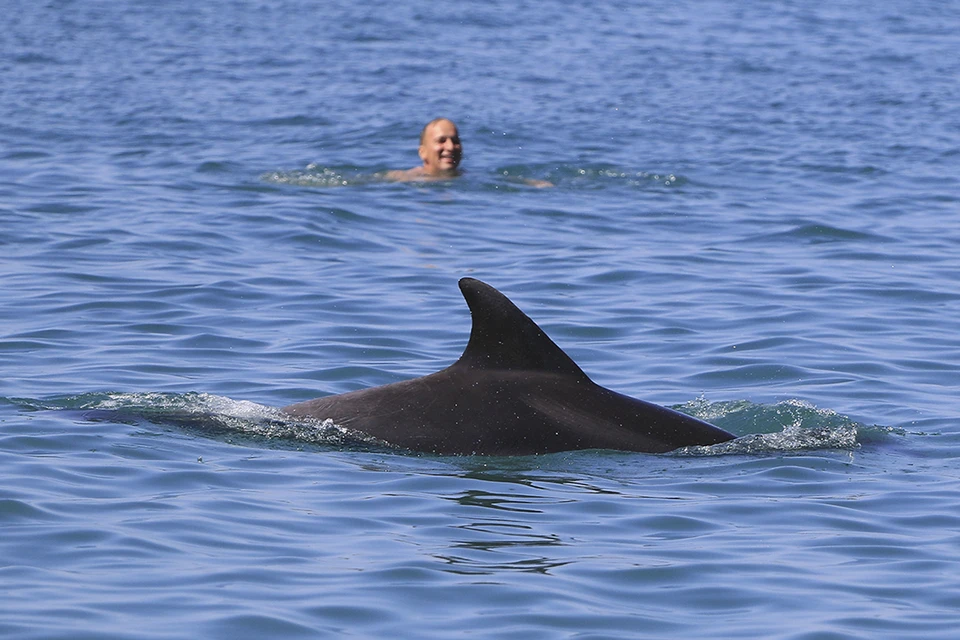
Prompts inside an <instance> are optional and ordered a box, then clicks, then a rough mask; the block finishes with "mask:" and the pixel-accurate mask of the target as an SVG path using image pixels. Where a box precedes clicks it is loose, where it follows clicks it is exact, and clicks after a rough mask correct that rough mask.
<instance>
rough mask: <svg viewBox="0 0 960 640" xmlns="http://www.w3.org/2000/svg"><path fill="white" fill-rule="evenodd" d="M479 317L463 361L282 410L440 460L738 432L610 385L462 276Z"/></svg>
mask: <svg viewBox="0 0 960 640" xmlns="http://www.w3.org/2000/svg"><path fill="white" fill-rule="evenodd" d="M460 290H461V291H462V292H463V297H464V298H466V300H467V304H468V305H469V307H470V313H471V315H472V316H473V328H472V329H471V331H470V341H469V342H468V343H467V348H466V349H465V350H464V352H463V355H462V356H460V359H459V360H457V361H456V362H454V363H453V364H452V365H450V366H449V367H447V368H446V369H443V370H442V371H438V372H437V373H433V374H430V375H428V376H423V377H422V378H415V379H413V380H405V381H403V382H395V383H393V384H388V385H384V386H382V387H373V388H371V389H363V390H360V391H352V392H350V393H344V394H342V395H335V396H327V397H324V398H317V399H316V400H308V401H306V402H301V403H298V404H293V405H290V406H288V407H284V408H283V411H284V412H286V413H288V414H290V415H292V416H296V417H310V418H317V419H320V420H324V419H327V418H330V419H332V420H333V422H334V423H335V424H337V425H339V426H341V427H344V428H347V429H352V430H356V431H359V432H362V433H364V434H367V435H370V436H374V437H375V438H378V439H380V440H383V441H385V442H387V443H389V444H391V445H394V446H397V447H401V448H404V449H410V450H413V451H423V452H430V453H440V454H467V455H470V454H489V455H529V454H539V453H551V452H556V451H568V450H573V449H620V450H626V451H644V452H648V453H662V452H665V451H671V450H673V449H677V448H679V447H684V446H688V445H710V444H716V443H719V442H725V441H727V440H731V439H733V437H734V436H733V435H731V434H729V433H727V432H726V431H724V430H722V429H718V428H717V427H714V426H713V425H711V424H707V423H706V422H702V421H700V420H697V419H696V418H693V417H690V416H687V415H684V414H682V413H678V412H676V411H673V410H671V409H667V408H665V407H661V406H658V405H655V404H650V403H648V402H643V401H642V400H635V399H634V398H630V397H628V396H625V395H621V394H619V393H616V392H614V391H610V390H609V389H605V388H603V387H601V386H599V385H597V384H596V383H594V382H593V381H592V380H590V378H588V377H587V374H585V373H584V372H583V371H582V370H581V369H580V367H578V366H577V364H576V363H575V362H574V361H573V360H571V359H570V357H569V356H568V355H567V354H566V353H564V352H563V351H562V350H561V349H560V347H558V346H557V345H556V344H554V342H553V341H552V340H551V339H550V338H548V337H547V334H545V333H544V332H543V330H542V329H540V327H538V326H537V324H536V323H535V322H534V321H533V320H531V319H530V318H528V317H527V316H526V315H525V314H524V313H523V312H522V311H520V309H518V308H517V307H516V306H515V305H514V304H513V303H512V302H510V300H508V299H507V297H506V296H504V295H503V294H502V293H500V292H499V291H497V290H496V289H494V288H493V287H491V286H490V285H488V284H485V283H483V282H480V281H479V280H475V279H473V278H463V279H462V280H460Z"/></svg>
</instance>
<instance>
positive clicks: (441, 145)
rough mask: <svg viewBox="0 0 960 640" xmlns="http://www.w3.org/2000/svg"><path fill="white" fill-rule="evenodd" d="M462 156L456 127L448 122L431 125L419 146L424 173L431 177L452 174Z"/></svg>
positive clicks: (461, 147)
mask: <svg viewBox="0 0 960 640" xmlns="http://www.w3.org/2000/svg"><path fill="white" fill-rule="evenodd" d="M462 155H463V146H462V145H461V144H460V134H459V133H458V132H457V127H456V125H455V124H453V123H452V122H450V121H449V120H440V121H439V122H435V123H433V125H432V126H431V127H430V128H429V129H428V130H427V133H426V135H425V136H424V138H423V144H421V145H420V159H421V160H423V167H424V169H425V170H426V172H427V173H429V174H431V175H437V174H444V173H454V172H455V171H456V170H457V167H458V166H459V165H460V158H461V156H462Z"/></svg>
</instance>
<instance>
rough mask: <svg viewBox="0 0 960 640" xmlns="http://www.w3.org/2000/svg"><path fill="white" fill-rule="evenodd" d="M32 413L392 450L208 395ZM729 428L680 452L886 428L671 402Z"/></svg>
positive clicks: (793, 445)
mask: <svg viewBox="0 0 960 640" xmlns="http://www.w3.org/2000/svg"><path fill="white" fill-rule="evenodd" d="M14 403H15V404H18V405H19V406H20V407H21V408H23V409H25V410H30V411H41V410H54V411H71V412H77V413H79V414H80V416H81V417H82V419H84V420H87V421H92V422H100V421H109V422H117V423H126V424H137V423H141V422H144V421H145V422H149V423H152V424H159V425H166V426H171V427H176V428H180V429H185V430H187V431H190V432H193V433H196V434H199V435H201V436H203V437H212V438H217V439H224V440H228V441H237V440H242V441H244V442H246V443H248V444H252V445H256V446H264V445H266V446H272V447H275V446H289V445H293V446H303V445H318V446H334V447H348V448H350V447H355V448H359V449H369V448H376V449H395V448H394V447H391V446H390V445H388V444H387V443H384V442H382V441H380V440H377V439H375V438H371V437H370V436H367V435H366V434H363V433H360V432H357V431H353V430H350V429H346V428H343V427H340V426H338V425H336V424H334V422H333V421H332V420H329V419H328V420H323V421H321V420H316V419H295V418H292V417H291V416H289V415H287V414H285V413H283V412H282V411H280V410H279V409H277V408H275V407H268V406H265V405H261V404H257V403H255V402H249V401H246V400H233V399H231V398H227V397H223V396H216V395H212V394H208V393H195V392H193V393H158V392H140V393H99V394H97V393H95V394H83V395H78V396H68V397H63V398H56V399H52V400H29V399H16V400H14ZM674 408H675V409H677V410H679V411H682V412H683V413H687V414H689V415H692V416H694V417H697V418H700V419H701V420H706V421H707V422H710V423H712V424H715V425H716V426H718V427H721V428H723V429H726V430H728V431H730V432H731V433H734V434H743V435H741V436H740V437H738V438H736V439H735V440H732V441H729V442H724V443H721V444H717V445H712V446H693V447H685V448H683V449H680V450H678V451H677V452H676V453H677V454H678V455H694V456H715V455H742V454H769V453H777V452H795V451H810V450H830V449H832V450H837V449H839V450H852V449H856V448H858V447H860V446H861V442H863V441H864V439H866V441H867V442H870V441H872V440H875V439H876V434H877V433H883V434H889V433H890V430H889V429H884V428H882V427H867V426H865V425H863V424H861V423H858V422H856V421H854V420H851V419H850V418H848V417H847V416H844V415H841V414H839V413H837V412H835V411H832V410H830V409H821V408H818V407H815V406H813V405H812V404H810V403H808V402H804V401H801V400H785V401H783V402H779V403H777V404H773V405H763V404H754V403H752V402H749V401H747V400H734V401H726V402H714V403H711V402H708V401H707V400H706V399H704V398H698V399H696V400H693V401H691V402H688V403H685V404H683V405H679V406H676V407H674Z"/></svg>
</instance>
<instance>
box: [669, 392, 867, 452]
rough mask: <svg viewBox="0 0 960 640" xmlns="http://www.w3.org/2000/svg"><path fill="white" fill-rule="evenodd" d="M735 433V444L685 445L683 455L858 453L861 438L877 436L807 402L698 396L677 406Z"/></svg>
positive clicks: (863, 426) (732, 441)
mask: <svg viewBox="0 0 960 640" xmlns="http://www.w3.org/2000/svg"><path fill="white" fill-rule="evenodd" d="M675 408H676V409H677V410H678V411H682V412H684V413H687V414H690V415H692V416H694V417H697V418H700V419H701V420H705V421H707V422H710V423H712V424H715V425H716V426H718V427H721V428H723V429H726V430H727V431H730V432H731V433H734V434H740V433H742V434H745V435H742V436H739V437H738V438H736V439H735V440H731V441H729V442H723V443H721V444H717V445H712V446H695V447H684V448H683V449H681V450H679V451H678V453H679V454H681V455H724V454H758V453H775V452H790V451H809V450H815V449H845V450H850V449H856V448H858V447H860V442H861V440H862V437H863V436H864V435H865V434H867V433H873V432H874V431H876V430H875V429H870V428H868V427H866V426H865V425H863V424H861V423H859V422H856V421H855V420H852V419H850V418H848V417H847V416H844V415H842V414H839V413H837V412H836V411H833V410H831V409H821V408H818V407H816V406H814V405H812V404H810V403H809V402H804V401H803V400H784V401H783V402H778V403H776V404H773V405H762V404H754V403H752V402H749V401H747V400H733V401H728V402H715V403H711V402H708V401H707V400H706V399H704V398H699V399H697V400H695V401H693V402H688V403H686V404H683V405H679V406H677V407H675Z"/></svg>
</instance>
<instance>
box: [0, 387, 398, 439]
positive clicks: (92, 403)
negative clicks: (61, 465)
mask: <svg viewBox="0 0 960 640" xmlns="http://www.w3.org/2000/svg"><path fill="white" fill-rule="evenodd" d="M17 404H19V405H20V406H21V407H22V408H24V409H28V410H51V411H69V412H76V413H79V414H80V416H81V417H82V418H83V419H84V420H87V421H90V422H116V423H121V424H131V423H133V424H136V423H139V422H142V421H146V422H150V423H152V424H158V425H167V426H172V427H177V428H181V429H185V430H188V431H191V432H194V433H198V434H200V435H202V436H204V437H213V438H218V439H222V440H227V441H235V440H238V439H239V440H244V441H249V442H251V443H256V444H264V443H267V444H270V445H271V446H284V445H294V446H301V445H304V444H309V445H324V446H334V447H340V446H346V447H358V448H371V447H373V448H389V445H387V444H386V443H383V442H381V441H379V440H376V439H375V438H371V437H369V436H367V435H365V434H362V433H358V432H356V431H352V430H350V429H345V428H342V427H339V426H337V425H336V424H334V423H333V421H332V420H324V421H320V420H298V419H293V418H291V417H290V416H289V415H287V414H285V413H283V412H282V411H280V410H279V409H277V408H275V407H268V406H265V405H261V404H257V403H255V402H250V401H246V400H233V399H231V398H226V397H223V396H216V395H213V394H208V393H195V392H192V393H159V392H139V393H104V394H84V395H78V396H67V397H64V398H57V399H53V400H26V399H19V400H18V401H17Z"/></svg>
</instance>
